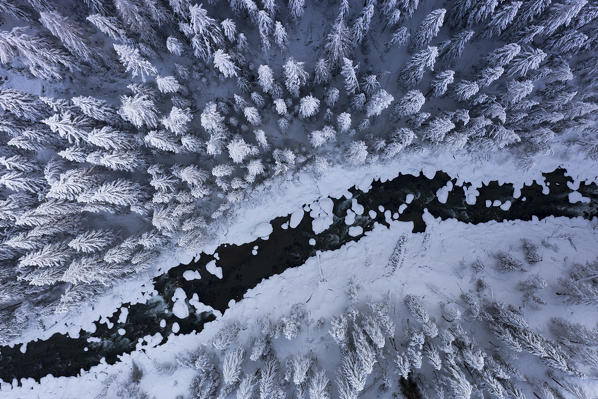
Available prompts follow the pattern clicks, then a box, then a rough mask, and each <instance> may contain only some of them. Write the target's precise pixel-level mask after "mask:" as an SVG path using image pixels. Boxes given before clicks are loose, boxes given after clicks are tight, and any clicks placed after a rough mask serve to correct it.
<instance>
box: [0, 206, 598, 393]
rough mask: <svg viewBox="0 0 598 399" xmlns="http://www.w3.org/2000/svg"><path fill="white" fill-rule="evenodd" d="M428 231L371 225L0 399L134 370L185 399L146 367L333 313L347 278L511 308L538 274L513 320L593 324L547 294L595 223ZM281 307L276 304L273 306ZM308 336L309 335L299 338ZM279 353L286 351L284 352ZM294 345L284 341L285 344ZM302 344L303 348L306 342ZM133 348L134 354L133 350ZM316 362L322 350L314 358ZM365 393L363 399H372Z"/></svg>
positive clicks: (185, 379)
mask: <svg viewBox="0 0 598 399" xmlns="http://www.w3.org/2000/svg"><path fill="white" fill-rule="evenodd" d="M424 218H425V221H426V223H427V225H428V229H427V231H426V232H425V233H417V234H412V233H411V229H412V227H413V226H412V223H411V222H407V223H406V222H392V223H391V226H390V228H389V229H387V228H385V227H383V226H380V225H377V226H376V227H375V228H374V230H372V231H370V232H367V233H366V235H365V237H364V238H362V239H361V240H360V241H358V242H351V243H349V244H347V245H345V246H343V247H342V248H340V249H338V250H336V251H328V252H323V253H319V254H318V255H317V256H316V257H314V258H310V259H309V260H308V261H307V262H306V263H305V264H304V265H302V266H300V267H297V268H293V269H288V270H286V271H285V272H284V273H282V274H280V275H276V276H272V277H270V278H268V279H266V280H264V281H262V283H260V284H259V285H258V286H257V287H256V288H254V289H251V290H249V291H248V292H247V293H246V295H245V297H244V299H243V300H242V301H240V302H236V303H231V308H230V309H229V310H227V311H226V313H225V314H224V315H223V316H221V317H219V318H218V319H217V320H216V321H214V322H211V323H208V324H207V325H206V326H205V329H204V330H203V331H202V332H201V333H200V334H190V335H185V336H171V337H170V338H169V340H168V342H167V343H166V344H164V345H162V346H159V347H155V345H156V343H157V342H158V341H159V339H158V338H159V337H157V336H156V337H146V342H147V344H145V345H144V346H145V351H144V352H140V351H136V352H134V353H131V354H126V355H123V356H122V357H121V362H119V363H117V364H115V365H112V366H108V365H106V364H100V365H98V366H95V367H93V368H92V369H91V370H90V371H89V372H83V373H82V375H81V376H80V377H68V378H66V377H60V378H54V377H53V376H47V377H44V378H42V380H41V383H39V384H38V383H35V382H33V381H32V380H25V381H23V386H22V387H13V386H11V384H2V386H1V387H0V392H1V393H2V398H6V399H16V398H31V397H39V398H41V397H43V398H48V399H51V398H65V397H66V398H70V397H93V396H94V395H95V394H96V393H98V392H99V391H100V389H101V388H102V386H103V383H104V379H105V376H106V375H108V376H114V375H117V374H126V373H128V371H129V370H130V368H131V362H132V361H135V362H136V363H137V364H138V365H139V366H140V367H141V368H142V369H143V370H144V377H143V379H142V380H141V388H142V389H144V390H146V391H147V392H148V393H149V394H150V397H153V396H155V397H157V398H161V399H162V398H163V399H170V398H172V399H174V398H177V397H178V396H179V395H187V392H188V386H189V383H190V381H191V378H192V377H193V372H192V371H191V370H189V369H185V368H180V369H178V370H177V371H175V372H174V374H173V375H165V374H163V373H161V372H160V371H159V370H158V369H157V368H156V366H157V365H159V364H165V363H168V362H174V361H175V358H176V356H177V355H179V354H181V353H184V352H185V351H189V350H193V349H194V348H197V347H198V346H199V345H202V344H206V343H208V342H209V341H210V339H211V338H212V337H213V336H214V334H215V333H216V332H217V331H218V330H219V329H220V328H221V327H222V326H223V325H226V324H225V323H227V322H230V321H235V320H236V321H240V322H241V323H243V324H245V325H246V328H244V329H243V330H242V331H241V333H240V340H245V339H249V337H251V336H252V335H253V334H255V333H256V332H257V329H258V328H259V327H258V326H257V323H256V322H255V320H256V319H257V318H259V317H260V316H263V315H265V313H267V314H268V315H269V316H270V317H271V318H273V319H277V318H280V317H282V316H284V315H286V314H288V312H289V311H290V309H291V307H292V305H293V304H295V303H303V304H304V305H305V308H306V310H307V311H308V314H309V318H310V319H311V320H318V319H319V318H328V317H330V316H331V315H335V314H338V313H340V312H342V311H343V309H344V307H345V306H346V305H347V303H348V302H347V301H348V300H347V298H346V289H347V284H348V282H349V280H350V279H353V280H354V281H357V282H358V284H359V285H360V286H361V288H360V290H359V291H358V295H359V296H360V297H362V299H364V300H379V299H382V297H384V296H385V295H390V297H391V299H392V300H394V301H395V302H396V301H398V300H401V299H402V298H403V297H404V296H405V295H407V294H418V295H424V302H425V303H431V304H432V303H438V302H439V301H447V302H450V301H453V300H456V299H457V298H458V296H459V295H460V294H461V292H466V291H467V290H468V289H470V288H472V287H473V286H474V284H475V281H476V280H477V278H479V277H480V276H483V277H484V279H485V280H486V281H487V282H489V286H490V287H492V288H491V289H492V295H493V297H494V299H496V300H499V301H503V302H505V303H510V304H514V305H516V306H519V305H520V304H521V299H522V293H521V292H520V291H518V289H517V284H516V283H517V282H518V281H521V280H524V279H525V278H526V277H528V276H529V275H531V274H534V273H540V274H541V275H542V277H543V278H544V279H546V280H547V282H548V288H547V289H546V290H545V291H544V292H543V293H541V294H545V296H544V298H545V299H546V300H547V305H545V307H544V308H542V309H541V310H540V311H538V310H533V311H530V310H529V309H527V308H523V312H524V314H525V316H526V319H527V320H528V321H529V323H530V325H531V326H532V327H533V328H535V329H537V330H539V331H543V332H545V331H546V329H545V327H546V322H547V321H548V320H549V319H550V318H551V317H554V316H558V315H564V314H565V313H571V312H573V313H574V315H575V320H576V321H577V322H580V323H583V324H586V325H587V326H588V327H593V326H594V325H595V323H596V321H597V317H596V312H595V309H593V308H592V307H591V306H586V305H566V306H564V305H563V303H562V301H561V300H560V299H558V297H557V296H555V295H553V293H552V292H551V291H550V287H551V286H553V285H554V283H555V282H556V280H557V279H558V278H559V277H560V276H562V274H563V273H564V272H565V271H566V270H567V269H568V266H570V265H571V264H573V263H582V262H587V261H590V260H593V259H594V258H595V257H596V251H595V243H596V241H597V240H598V230H596V227H597V221H596V220H594V221H588V220H584V219H582V218H573V219H567V218H554V217H550V218H546V219H544V220H542V221H538V220H536V219H534V220H532V221H529V222H522V221H511V222H502V223H498V222H489V223H485V224H479V225H472V224H465V223H460V222H457V221H454V220H446V221H440V220H439V219H434V218H433V217H432V216H431V215H430V214H425V215H424ZM402 235H404V236H405V237H406V242H405V253H406V258H405V262H404V263H403V266H402V267H400V268H399V269H397V270H396V271H395V272H394V273H392V274H390V275H389V274H388V268H387V267H386V266H387V259H388V258H389V257H390V255H391V253H392V251H393V248H394V246H395V243H396V241H397V239H398V238H399V237H401V236H402ZM522 238H527V239H529V240H531V241H532V242H534V243H535V244H537V245H538V246H539V248H540V251H541V253H542V256H543V260H542V261H541V262H539V263H537V264H535V265H531V266H528V267H527V268H528V270H527V271H526V272H511V273H504V272H499V271H497V270H496V269H495V268H494V257H493V254H494V253H495V252H496V251H497V250H506V251H508V252H509V253H510V254H512V255H513V256H515V257H517V258H519V259H523V252H522V248H521V239H522ZM474 260H479V261H480V262H482V263H483V264H484V265H485V266H486V268H485V271H484V272H483V274H482V275H476V274H475V273H474V271H473V270H472V268H471V267H470V265H471V263H472V262H473V261H474ZM283 297H284V298H285V300H284V301H281V300H280V298H283ZM307 335H309V334H307ZM287 342H288V341H286V340H281V342H279V341H276V342H275V343H274V344H275V347H276V351H277V353H279V355H280V356H282V357H284V356H285V354H286V353H291V352H292V351H293V350H296V349H293V348H289V344H286V343H287ZM285 344H286V346H285ZM297 344H300V342H299V343H298V342H296V341H293V343H292V344H291V345H297ZM306 344H307V342H306ZM309 345H310V346H313V345H315V346H317V345H326V341H325V340H324V341H322V342H319V343H318V342H310V343H309ZM138 347H141V345H138ZM322 353H324V349H322ZM320 361H321V363H322V365H323V366H324V367H326V368H331V367H333V366H334V365H333V364H331V363H330V362H332V360H329V359H327V358H326V357H322V358H321V359H320ZM588 385H589V386H588V388H589V389H590V390H591V392H592V393H593V394H597V393H598V384H597V383H596V381H591V380H590V381H589V382H588ZM376 394H377V393H375V392H373V393H372V394H371V395H369V396H367V398H370V397H371V398H374V397H375V396H372V395H376Z"/></svg>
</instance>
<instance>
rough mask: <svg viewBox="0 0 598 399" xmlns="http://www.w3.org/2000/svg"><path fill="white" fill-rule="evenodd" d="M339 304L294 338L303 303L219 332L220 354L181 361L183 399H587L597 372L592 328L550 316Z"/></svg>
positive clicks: (449, 306)
mask: <svg viewBox="0 0 598 399" xmlns="http://www.w3.org/2000/svg"><path fill="white" fill-rule="evenodd" d="M363 294H366V295H365V296H366V297H367V296H369V295H368V294H367V293H363ZM347 299H350V300H351V302H352V303H351V304H350V305H349V306H348V307H346V308H345V310H344V312H342V313H340V314H336V315H333V316H332V317H331V318H330V319H328V320H326V319H319V320H317V321H314V320H311V319H309V318H307V317H305V315H304V314H303V315H302V317H303V318H302V319H301V323H302V325H303V326H304V328H303V329H302V330H300V331H297V332H296V333H294V334H293V336H292V337H289V336H288V335H287V332H286V328H287V327H286V326H287V325H288V321H289V320H291V319H293V320H296V317H297V314H298V312H299V313H301V312H300V311H299V309H303V306H304V305H303V304H298V305H295V306H293V307H292V309H291V311H290V313H289V314H288V315H287V316H283V317H282V318H281V319H280V320H278V321H274V320H272V319H270V318H268V317H265V318H263V319H260V320H259V321H258V322H257V323H256V322H255V321H253V322H251V321H250V322H246V325H245V327H241V326H240V325H235V326H234V327H233V328H231V326H224V327H223V328H222V329H221V330H220V331H219V332H218V333H217V334H216V337H215V338H214V339H215V340H216V341H218V342H224V341H223V338H222V337H227V338H226V339H225V341H226V343H227V344H226V345H224V346H222V345H218V346H214V348H215V349H214V348H210V347H209V346H207V345H202V346H200V347H199V348H198V349H195V350H193V351H191V352H185V353H182V354H179V355H178V356H177V363H178V365H179V367H180V366H182V367H184V368H187V369H191V370H193V372H194V373H195V377H194V378H193V380H192V382H191V386H190V391H191V395H192V396H191V397H194V398H204V397H205V398H208V397H220V398H235V397H236V398H249V397H260V398H270V397H309V398H318V399H330V398H341V399H343V398H358V397H365V398H370V397H371V398H373V397H388V398H390V397H403V396H405V397H416V398H419V397H429V398H447V397H450V398H473V397H486V395H487V394H489V395H491V397H498V398H525V397H534V394H539V393H544V392H548V391H550V392H553V393H554V395H555V396H549V397H568V396H566V395H567V393H569V392H577V393H578V394H579V395H580V396H576V397H580V398H585V397H590V396H584V395H589V394H590V391H589V390H588V389H586V388H584V383H583V381H584V380H583V379H584V378H592V377H586V373H588V372H589V373H593V372H592V370H593V368H594V367H595V365H596V349H595V346H596V345H597V344H598V330H597V329H596V328H594V329H591V328H587V327H585V326H583V325H582V324H579V323H577V322H575V321H570V320H567V319H564V318H558V317H555V318H553V319H551V320H550V321H549V323H548V326H547V327H548V328H547V329H545V331H542V332H540V331H539V330H537V329H535V328H532V327H531V326H530V325H529V323H528V322H527V320H526V318H525V317H524V315H523V313H521V312H520V311H519V310H517V309H516V308H514V307H512V306H509V305H506V304H503V303H500V302H496V301H494V300H493V299H492V295H491V293H484V292H483V291H482V292H480V291H478V292H476V293H467V294H463V295H462V297H461V299H457V300H456V302H451V303H436V304H434V303H429V301H424V300H422V299H421V298H419V297H415V296H413V295H407V296H406V297H404V298H403V301H402V302H403V303H404V305H405V306H402V305H401V303H400V302H394V301H393V300H391V299H390V297H388V296H387V297H385V298H384V299H382V300H381V301H377V302H362V300H361V299H358V300H354V299H351V298H349V297H348V298H347ZM472 308H475V309H474V311H475V312H472ZM240 330H246V331H247V333H245V334H242V335H241V334H239V331H240ZM231 331H232V333H231ZM288 340H290V342H289V341H288ZM159 368H160V369H162V370H166V371H167V372H168V373H173V372H174V370H173V367H172V366H169V367H165V366H164V365H160V367H159ZM174 369H176V366H174ZM590 375H592V374H590ZM556 395H565V396H556ZM542 397H544V396H542Z"/></svg>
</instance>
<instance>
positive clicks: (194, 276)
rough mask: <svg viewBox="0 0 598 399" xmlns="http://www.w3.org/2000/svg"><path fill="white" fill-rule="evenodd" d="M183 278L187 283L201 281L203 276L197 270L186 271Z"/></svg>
mask: <svg viewBox="0 0 598 399" xmlns="http://www.w3.org/2000/svg"><path fill="white" fill-rule="evenodd" d="M183 278H184V279H185V280H187V281H191V280H199V279H200V278H201V274H199V272H198V271H197V270H185V271H184V272H183Z"/></svg>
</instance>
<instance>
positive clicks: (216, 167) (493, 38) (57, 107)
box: [0, 0, 598, 395]
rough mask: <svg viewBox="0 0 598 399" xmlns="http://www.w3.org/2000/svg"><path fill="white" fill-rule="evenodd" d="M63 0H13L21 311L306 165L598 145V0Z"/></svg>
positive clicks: (49, 302)
mask: <svg viewBox="0 0 598 399" xmlns="http://www.w3.org/2000/svg"><path fill="white" fill-rule="evenodd" d="M63 3H64V2H58V1H57V0H44V1H39V0H35V1H33V0H32V1H15V2H12V1H0V12H1V13H2V21H3V26H2V28H1V29H0V64H1V66H2V67H1V70H2V75H3V76H6V77H7V79H6V80H4V81H3V85H2V89H0V109H1V111H2V114H1V118H2V120H1V122H0V139H1V140H2V143H3V149H2V154H1V156H2V159H3V160H4V162H2V165H1V166H0V169H1V170H0V186H1V188H2V191H1V193H0V214H1V215H2V221H1V223H2V227H3V228H2V231H1V232H0V234H1V235H2V236H1V245H2V252H1V253H2V258H1V259H0V262H1V266H2V267H1V270H2V272H1V277H2V281H4V282H6V283H5V284H3V286H2V292H1V295H0V298H2V303H1V304H2V306H1V307H0V309H2V310H0V320H1V322H0V325H1V326H2V328H3V329H5V330H12V331H15V330H18V328H16V327H15V326H14V323H15V320H21V321H22V320H23V318H15V317H13V312H14V311H15V309H17V308H18V307H19V304H23V303H26V302H30V303H31V304H35V306H34V307H32V309H33V311H31V312H30V319H31V320H35V319H36V312H38V313H39V312H47V311H52V310H55V309H56V306H55V305H56V304H57V302H58V301H60V306H58V309H66V308H68V306H70V305H72V304H76V303H78V302H80V301H81V300H82V299H84V298H88V297H91V296H94V295H97V294H98V293H100V292H102V291H103V290H104V289H105V288H106V287H109V286H111V285H112V284H113V282H114V281H117V280H119V279H121V278H123V277H126V276H130V275H132V274H134V273H137V272H138V271H140V270H142V269H144V268H147V267H148V266H149V265H151V264H152V262H153V260H154V259H156V257H157V255H158V254H159V250H170V249H171V248H169V245H172V246H176V245H178V246H180V247H183V248H189V249H190V250H195V249H197V248H198V247H199V246H200V245H201V244H202V242H203V241H204V240H206V239H207V238H208V236H209V234H210V232H211V231H214V229H211V228H210V224H211V223H213V222H214V221H215V220H219V219H220V218H221V217H223V216H226V215H228V214H229V213H231V212H233V210H234V209H235V208H236V207H237V204H238V203H239V202H242V201H243V199H244V196H245V195H246V193H247V192H248V190H251V189H252V188H254V187H255V186H257V185H264V184H268V183H270V182H272V179H274V178H277V179H280V178H286V177H287V176H288V175H290V174H292V173H295V172H297V171H308V172H309V173H313V171H314V170H316V171H321V170H323V168H324V166H325V165H329V164H333V163H343V164H344V163H347V164H350V165H352V167H359V166H360V165H363V164H364V163H368V162H378V161H380V162H382V161H385V160H388V159H392V158H396V157H400V156H401V154H402V153H403V152H405V151H411V149H418V150H419V149H421V148H422V147H434V148H436V149H442V150H446V151H486V152H489V151H498V150H502V151H510V152H511V153H512V154H513V155H514V156H515V157H526V158H527V157H529V156H530V155H532V154H534V153H536V152H549V151H550V150H556V149H557V147H558V148H562V147H559V146H557V145H556V144H559V145H563V146H565V147H567V146H569V147H571V146H576V151H577V150H579V151H586V152H587V153H588V154H589V155H591V156H593V157H596V154H598V151H597V150H596V149H597V148H598V142H597V139H596V113H597V112H598V104H597V103H596V101H597V95H596V87H598V86H597V81H596V79H597V76H598V73H597V70H596V68H597V66H596V65H598V64H597V63H596V54H597V53H598V52H597V46H598V40H597V39H598V30H597V29H596V15H597V13H596V6H595V4H593V2H589V1H585V0H567V1H558V2H557V1H555V2H550V1H529V2H517V1H514V2H513V1H512V2H499V1H484V2H477V3H476V2H471V1H457V2H455V4H454V5H452V4H451V5H450V6H449V5H448V4H444V3H445V2H440V1H431V2H429V4H426V9H425V10H424V9H423V8H422V7H421V6H420V2H419V1H391V0H384V1H370V0H368V1H366V2H363V1H357V0H343V1H340V2H338V4H337V3H334V4H332V3H329V2H305V1H303V0H291V1H288V2H282V1H281V2H277V1H272V0H268V1H252V0H245V1H237V0H235V1H230V2H223V1H220V2H217V1H207V2H203V3H197V2H191V1H186V0H170V1H155V0H144V1H137V0H118V1H116V0H115V1H102V0H90V1H84V2H70V3H72V4H69V7H64V4H63ZM306 23H307V24H309V26H311V27H313V29H314V30H313V32H311V29H312V28H310V32H311V33H310V38H309V40H306V38H305V35H306V29H305V26H306ZM198 221H201V222H198ZM146 235H150V236H152V237H156V239H158V240H160V242H162V243H163V244H162V245H160V246H148V245H147V242H148V241H147V240H146V239H145V238H144V237H146ZM526 248H527V249H526V250H527V251H528V255H527V260H528V262H530V263H533V262H534V261H535V259H536V258H535V256H534V253H533V248H532V247H531V246H529V245H528V246H527V247H526ZM497 262H498V263H499V265H498V266H499V267H500V268H502V269H504V270H513V269H518V268H521V267H522V265H518V264H514V263H513V262H511V260H509V259H508V256H506V255H497ZM4 305H6V306H4ZM21 327H22V326H21ZM347 362H349V363H351V362H350V361H347ZM349 363H348V364H349ZM273 367H274V366H273ZM347 367H352V366H350V365H347ZM452 375H453V377H452V378H456V377H455V376H459V375H461V374H460V371H459V370H456V371H454V373H453V374H452ZM321 381H323V379H321ZM247 384H249V383H246V386H248V385H247ZM320 385H321V382H320ZM354 388H355V387H352V388H351V389H354ZM465 388H467V387H460V389H462V390H465V391H467V389H465ZM313 389H314V392H315V391H319V390H318V388H317V387H315V388H313ZM347 392H348V393H347V395H350V392H352V391H347Z"/></svg>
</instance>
